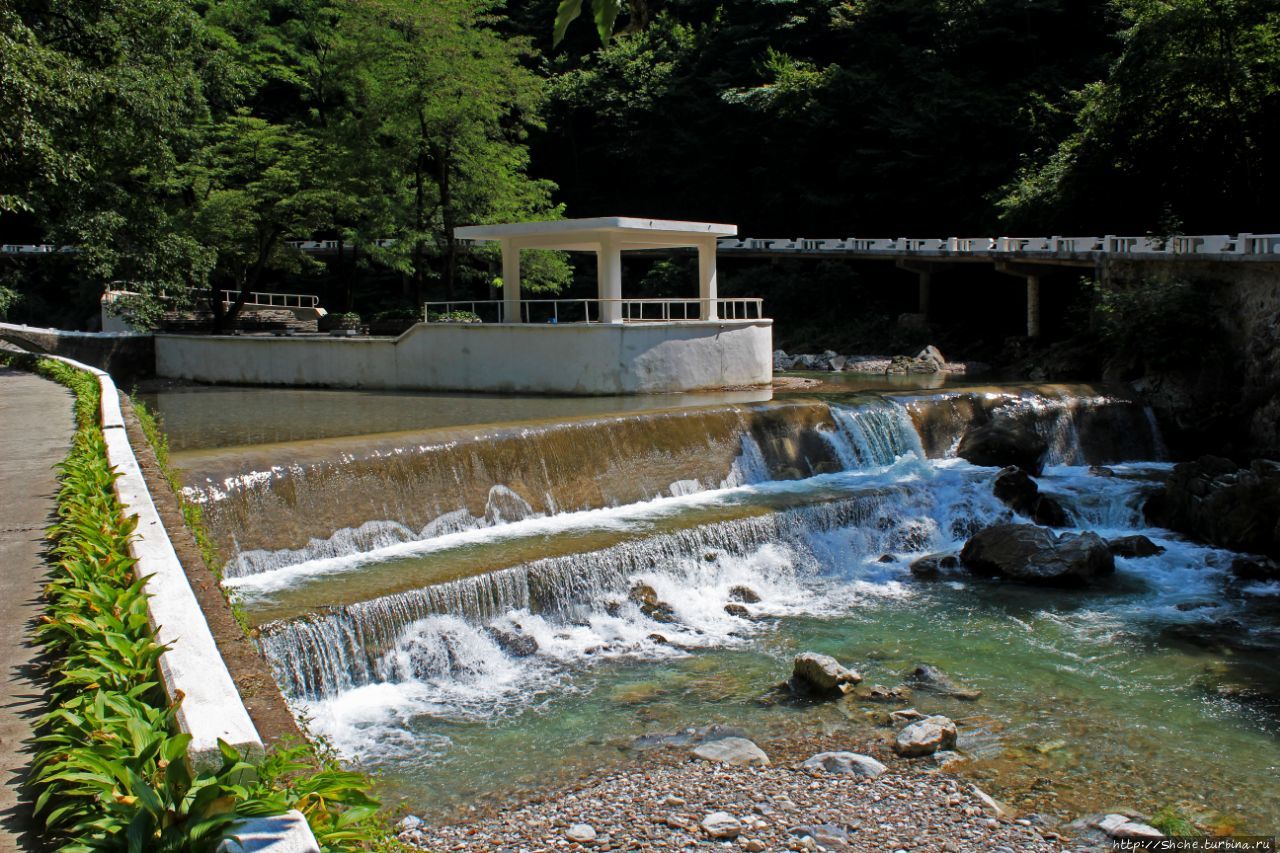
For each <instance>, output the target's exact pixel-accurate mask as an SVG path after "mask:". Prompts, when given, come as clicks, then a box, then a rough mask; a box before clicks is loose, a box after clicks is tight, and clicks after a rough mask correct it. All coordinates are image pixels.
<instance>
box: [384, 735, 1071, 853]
mask: <svg viewBox="0 0 1280 853" xmlns="http://www.w3.org/2000/svg"><path fill="white" fill-rule="evenodd" d="M764 746H765V749H766V751H767V752H768V754H769V757H770V760H771V764H770V766H768V767H749V766H731V765H726V764H719V763H711V762H708V761H703V760H700V759H698V758H696V757H694V756H692V754H691V753H690V751H689V749H688V748H687V747H686V748H680V747H669V748H665V749H661V750H654V751H651V752H647V753H643V754H642V755H641V757H640V758H639V759H638V761H637V762H636V763H635V764H634V765H632V766H629V767H626V768H623V769H619V770H616V771H614V772H611V773H609V774H607V775H604V776H601V777H597V778H593V779H590V780H587V781H583V782H580V783H578V784H577V785H570V786H567V787H564V788H560V789H557V790H554V791H547V792H545V793H543V794H541V795H539V796H536V797H534V798H532V799H530V800H527V801H525V802H523V803H520V804H512V805H509V806H506V807H496V808H493V809H490V810H487V811H485V810H482V811H477V812H476V815H475V817H474V818H471V819H468V820H464V821H460V822H458V823H453V824H448V825H434V826H433V825H429V824H426V823H424V822H419V821H418V820H417V819H416V818H408V819H406V821H405V822H402V829H403V830H404V831H402V832H401V834H400V839H401V840H402V841H405V842H406V843H410V844H414V845H416V846H419V847H421V848H423V849H430V850H530V851H536V850H564V849H569V850H574V849H594V850H636V849H645V850H652V849H659V850H660V849H678V848H684V847H687V846H690V845H695V844H700V843H719V844H724V843H731V844H732V845H734V846H736V847H737V848H738V849H741V850H754V851H763V850H817V849H819V847H821V848H822V849H827V850H918V851H979V850H981V851H999V850H1007V851H1011V853H1012V851H1019V853H1021V851H1057V850H1065V849H1072V848H1070V847H1068V846H1064V841H1063V840H1062V837H1061V836H1060V835H1059V833H1058V832H1056V831H1055V830H1054V829H1052V828H1051V827H1052V826H1053V825H1054V821H1052V820H1051V819H1048V818H1044V817H1041V816H1038V815H1026V816H1017V817H1015V816H1014V815H1013V814H1012V813H1011V812H1009V813H1007V814H1005V815H1003V816H1002V817H997V815H996V813H995V811H994V810H993V807H992V805H991V804H990V802H989V801H988V802H985V803H984V801H983V799H982V797H980V796H979V794H978V793H976V792H975V789H974V787H973V786H972V785H971V784H970V783H968V782H966V781H964V780H962V779H960V778H958V777H956V776H954V775H951V774H949V773H946V772H943V771H941V770H940V769H939V768H938V764H937V762H935V761H934V760H933V759H916V760H907V759H897V758H895V757H893V755H892V752H891V751H889V750H888V749H887V748H886V747H884V746H883V745H882V744H877V743H871V744H851V743H850V742H849V739H848V738H847V736H846V737H835V736H819V737H812V738H796V739H791V740H787V741H782V742H772V743H767V744H765V745H764ZM849 749H853V750H855V751H857V752H859V753H863V754H868V755H871V756H873V757H875V758H876V759H877V760H879V761H882V762H884V764H885V765H886V766H887V768H888V769H887V770H886V771H885V772H884V773H883V774H882V775H880V776H878V777H876V778H874V779H872V778H861V777H857V776H855V775H852V774H833V773H827V772H823V771H816V772H815V771H810V770H806V769H804V768H803V767H802V764H803V762H804V761H805V760H806V759H808V758H810V757H811V756H813V755H815V754H819V753H822V752H833V751H844V750H849ZM717 813H723V815H727V816H728V819H726V818H725V817H724V816H720V817H718V819H710V820H709V818H710V816H711V815H715V814H717ZM730 819H731V820H730ZM735 823H736V832H735V828H734V824H735ZM584 827H589V828H590V830H589V831H587V830H586V829H584ZM716 832H724V833H725V835H724V836H722V837H720V838H716V837H715V836H714V835H713V833H716ZM574 839H583V840H574Z"/></svg>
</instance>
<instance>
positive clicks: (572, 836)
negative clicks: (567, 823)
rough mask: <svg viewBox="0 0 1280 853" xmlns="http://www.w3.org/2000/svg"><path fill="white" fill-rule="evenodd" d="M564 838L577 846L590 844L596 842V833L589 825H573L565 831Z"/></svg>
mask: <svg viewBox="0 0 1280 853" xmlns="http://www.w3.org/2000/svg"><path fill="white" fill-rule="evenodd" d="M564 837H565V838H567V839H569V840H570V841H575V842H577V843H578V844H590V843H592V842H593V841H595V840H596V831H595V828H594V827H592V826H591V824H589V823H575V824H574V825H573V826H571V827H569V828H568V829H566V830H565V833H564Z"/></svg>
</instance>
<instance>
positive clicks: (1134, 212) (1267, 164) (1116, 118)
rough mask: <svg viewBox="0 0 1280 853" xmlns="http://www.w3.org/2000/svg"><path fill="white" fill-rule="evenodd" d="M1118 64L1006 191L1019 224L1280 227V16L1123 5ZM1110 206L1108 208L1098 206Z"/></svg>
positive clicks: (1268, 4)
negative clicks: (1276, 151) (1277, 154)
mask: <svg viewBox="0 0 1280 853" xmlns="http://www.w3.org/2000/svg"><path fill="white" fill-rule="evenodd" d="M1114 8H1115V9H1116V11H1117V13H1118V14H1119V15H1120V16H1121V20H1122V21H1123V22H1124V29H1123V30H1122V31H1121V33H1120V43H1121V51H1120V54H1119V56H1118V57H1117V58H1116V60H1115V61H1114V62H1113V63H1112V64H1111V67H1110V68H1109V69H1108V71H1107V73H1106V74H1105V76H1104V77H1103V78H1102V79H1100V80H1097V81H1096V82H1093V83H1090V84H1089V85H1087V86H1084V87H1082V88H1081V89H1080V90H1079V91H1078V93H1077V96H1076V97H1077V111H1076V114H1075V127H1074V130H1073V131H1072V132H1071V133H1070V135H1068V136H1067V137H1066V138H1065V139H1063V140H1062V141H1061V142H1060V143H1059V144H1058V145H1056V146H1055V147H1053V148H1051V149H1049V151H1048V152H1047V154H1045V155H1044V156H1042V157H1040V158H1039V159H1037V160H1036V161H1033V162H1032V163H1031V164H1030V165H1029V166H1028V167H1027V168H1026V169H1025V170H1023V172H1022V173H1021V174H1020V175H1019V176H1018V178H1017V179H1016V180H1015V181H1013V182H1011V183H1010V184H1009V186H1008V187H1007V190H1006V192H1005V194H1004V197H1003V200H1002V206H1003V209H1004V214H1005V219H1006V221H1007V222H1009V223H1011V224H1014V225H1028V224H1029V225H1033V226H1035V225H1038V226H1041V227H1045V228H1058V227H1060V228H1063V229H1066V228H1071V227H1077V226H1079V225H1082V224H1086V223H1087V224H1089V225H1090V226H1091V227H1093V228H1095V229H1099V230H1102V229H1105V230H1114V231H1129V230H1137V231H1142V230H1152V231H1158V232H1174V231H1179V230H1182V229H1190V230H1191V231H1192V232H1195V231H1197V230H1201V229H1209V230H1212V231H1214V232H1218V231H1224V230H1237V229H1240V230H1259V229H1271V228H1275V227H1280V218H1277V215H1276V214H1275V212H1274V210H1273V207H1274V205H1273V204H1272V199H1274V198H1275V195H1276V192H1277V190H1280V170H1277V169H1276V168H1275V166H1274V163H1273V161H1274V157H1271V156H1269V153H1270V151H1271V148H1272V147H1273V141H1274V140H1275V139H1276V138H1277V135H1278V134H1280V4H1278V3H1276V2H1275V0H1117V2H1116V3H1115V4H1114ZM1100 197H1105V198H1106V199H1107V203H1106V204H1105V205H1099V204H1098V203H1097V200H1098V199H1099V198H1100Z"/></svg>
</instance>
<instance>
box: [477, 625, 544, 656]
mask: <svg viewBox="0 0 1280 853" xmlns="http://www.w3.org/2000/svg"><path fill="white" fill-rule="evenodd" d="M489 636H491V637H493V641H494V642H495V643H497V644H498V648H500V649H502V650H503V651H504V652H506V653H507V654H509V655H511V656H512V657H517V658H527V657H529V656H530V655H536V654H537V653H538V641H537V640H535V639H534V638H533V637H530V636H529V635H528V634H521V633H518V632H516V631H508V630H507V629H505V628H497V627H491V628H489Z"/></svg>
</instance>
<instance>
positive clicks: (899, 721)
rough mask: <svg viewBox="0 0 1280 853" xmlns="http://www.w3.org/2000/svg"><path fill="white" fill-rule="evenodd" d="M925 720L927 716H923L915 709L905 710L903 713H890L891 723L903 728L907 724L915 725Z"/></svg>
mask: <svg viewBox="0 0 1280 853" xmlns="http://www.w3.org/2000/svg"><path fill="white" fill-rule="evenodd" d="M924 718H925V715H924V714H921V713H920V712H919V711H917V710H916V709H915V708H903V709H902V710H901V711H891V712H890V713H889V721H890V722H891V723H893V724H894V725H896V726H901V725H904V724H906V723H914V722H917V721H918V720H923V719H924Z"/></svg>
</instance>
